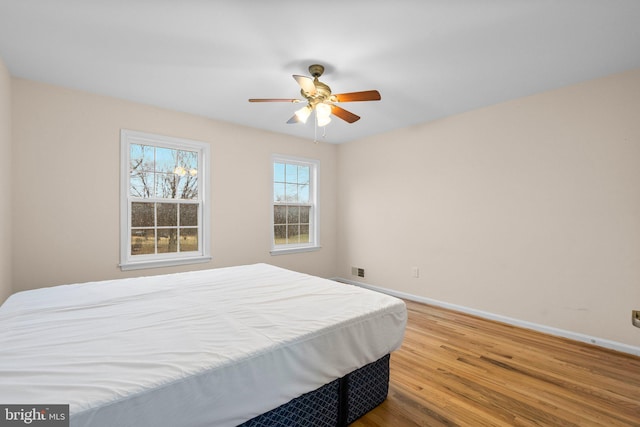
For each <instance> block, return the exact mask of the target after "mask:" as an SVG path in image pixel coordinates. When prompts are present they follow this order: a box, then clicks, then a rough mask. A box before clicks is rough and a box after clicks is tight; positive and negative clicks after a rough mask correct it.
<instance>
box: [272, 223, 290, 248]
mask: <svg viewBox="0 0 640 427" xmlns="http://www.w3.org/2000/svg"><path fill="white" fill-rule="evenodd" d="M273 235H274V243H275V244H276V245H284V244H286V243H287V226H286V225H276V226H274V227H273Z"/></svg>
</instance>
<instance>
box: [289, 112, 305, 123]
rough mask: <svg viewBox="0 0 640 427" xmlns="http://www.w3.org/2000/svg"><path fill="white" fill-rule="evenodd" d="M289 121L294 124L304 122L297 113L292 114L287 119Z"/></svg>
mask: <svg viewBox="0 0 640 427" xmlns="http://www.w3.org/2000/svg"><path fill="white" fill-rule="evenodd" d="M287 123H288V124H290V125H292V124H296V123H303V122H302V120H300V118H299V117H298V115H297V114H294V115H293V116H291V118H290V119H289V120H287Z"/></svg>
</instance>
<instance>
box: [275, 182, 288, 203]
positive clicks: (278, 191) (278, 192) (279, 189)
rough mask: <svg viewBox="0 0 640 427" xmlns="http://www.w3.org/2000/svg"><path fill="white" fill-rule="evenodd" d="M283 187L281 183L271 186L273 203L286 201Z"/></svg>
mask: <svg viewBox="0 0 640 427" xmlns="http://www.w3.org/2000/svg"><path fill="white" fill-rule="evenodd" d="M284 189H285V186H284V184H283V183H279V182H276V183H275V184H273V201H274V202H284V201H285V200H287V199H286V196H285V191H284Z"/></svg>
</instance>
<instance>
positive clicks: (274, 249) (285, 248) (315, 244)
mask: <svg viewBox="0 0 640 427" xmlns="http://www.w3.org/2000/svg"><path fill="white" fill-rule="evenodd" d="M275 162H283V163H298V164H303V165H313V167H312V171H311V174H310V176H309V181H310V190H311V191H310V193H309V196H310V198H311V200H312V201H313V209H312V215H311V219H310V220H311V221H313V222H312V224H310V225H312V226H310V227H309V233H310V235H311V236H312V242H311V243H300V244H287V245H276V244H275V236H274V232H275V230H274V224H273V221H274V218H273V206H274V199H275V194H274V185H273V183H274V178H275V177H274V174H273V164H274V163H275ZM270 184H271V193H270V194H271V201H270V205H271V209H270V211H271V222H270V224H271V250H270V251H269V253H270V254H271V255H285V254H293V253H300V252H311V251H317V250H320V249H321V248H322V246H321V245H320V203H319V199H320V160H316V159H309V158H305V157H295V156H287V155H283V154H273V155H272V156H271V182H270Z"/></svg>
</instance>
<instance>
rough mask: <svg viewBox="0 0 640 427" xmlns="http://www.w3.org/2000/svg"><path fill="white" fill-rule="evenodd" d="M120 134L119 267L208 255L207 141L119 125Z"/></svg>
mask: <svg viewBox="0 0 640 427" xmlns="http://www.w3.org/2000/svg"><path fill="white" fill-rule="evenodd" d="M121 139H122V142H121V144H122V156H123V159H122V162H123V165H126V167H123V174H122V184H121V185H122V187H123V193H125V194H126V196H125V197H123V201H122V204H123V206H122V207H121V221H122V223H123V224H124V225H125V226H126V230H123V233H122V237H121V239H122V243H121V268H123V269H130V268H145V267H153V266H160V265H175V264H182V263H186V262H204V261H207V260H209V259H210V258H211V257H210V256H209V242H208V239H207V238H206V236H207V233H206V232H205V231H208V218H209V214H208V212H209V210H208V206H207V205H206V204H205V200H204V198H203V197H202V195H203V194H204V188H205V185H204V184H205V182H206V172H207V171H206V164H207V158H208V145H207V144H205V143H202V142H197V141H190V140H182V139H177V138H169V137H163V136H159V135H150V134H143V133H140V132H133V131H125V130H123V131H122V137H121ZM125 188H126V190H125Z"/></svg>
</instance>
